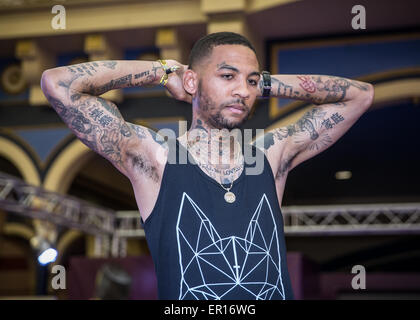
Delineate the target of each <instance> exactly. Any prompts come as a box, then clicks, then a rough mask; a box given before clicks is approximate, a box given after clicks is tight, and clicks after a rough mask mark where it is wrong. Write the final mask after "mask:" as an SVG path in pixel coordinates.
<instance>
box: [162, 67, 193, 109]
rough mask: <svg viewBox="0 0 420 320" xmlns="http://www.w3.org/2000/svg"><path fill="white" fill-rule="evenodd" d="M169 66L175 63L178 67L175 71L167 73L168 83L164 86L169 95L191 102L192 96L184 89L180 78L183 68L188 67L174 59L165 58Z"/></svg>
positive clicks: (182, 74)
mask: <svg viewBox="0 0 420 320" xmlns="http://www.w3.org/2000/svg"><path fill="white" fill-rule="evenodd" d="M166 62H167V64H168V66H169V67H172V66H174V65H177V66H179V67H180V69H178V70H177V71H176V72H174V73H171V74H169V78H168V83H167V84H166V86H165V88H166V89H167V90H168V92H169V93H170V94H171V96H172V97H173V98H175V99H177V100H181V101H185V102H188V103H191V102H192V96H191V95H190V94H189V93H188V92H187V91H185V89H184V85H183V81H182V78H183V76H184V72H185V70H187V69H188V66H187V65H183V64H180V63H179V62H177V61H175V60H166Z"/></svg>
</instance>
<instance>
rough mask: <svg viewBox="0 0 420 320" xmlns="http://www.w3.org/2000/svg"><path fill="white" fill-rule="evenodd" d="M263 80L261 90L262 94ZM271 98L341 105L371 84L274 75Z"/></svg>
mask: <svg viewBox="0 0 420 320" xmlns="http://www.w3.org/2000/svg"><path fill="white" fill-rule="evenodd" d="M262 86H263V83H262V80H261V81H260V89H261V92H262ZM271 87H272V89H271V96H273V97H278V98H291V99H298V100H305V101H308V102H311V103H314V104H326V103H340V102H343V101H348V100H351V99H354V98H356V97H357V96H358V95H360V94H363V93H364V92H366V91H368V90H369V84H367V83H364V82H361V81H356V80H351V79H346V78H341V77H335V76H321V75H273V76H271Z"/></svg>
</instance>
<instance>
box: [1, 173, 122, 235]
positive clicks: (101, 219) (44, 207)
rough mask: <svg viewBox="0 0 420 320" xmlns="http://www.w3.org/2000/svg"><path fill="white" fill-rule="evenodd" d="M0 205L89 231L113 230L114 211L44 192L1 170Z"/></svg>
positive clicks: (34, 216)
mask: <svg viewBox="0 0 420 320" xmlns="http://www.w3.org/2000/svg"><path fill="white" fill-rule="evenodd" d="M0 208H1V209H4V210H6V211H8V212H14V213H18V214H20V215H23V216H27V217H30V218H34V219H42V220H48V221H50V222H52V223H54V224H56V225H59V226H64V227H67V228H74V229H78V230H81V231H84V232H86V233H90V234H101V235H102V234H108V235H112V234H113V233H114V219H115V214H114V212H113V211H112V210H108V209H105V208H100V207H98V206H94V205H92V204H90V203H89V202H86V201H83V200H80V199H77V198H75V197H71V196H68V195H61V194H58V193H55V192H50V191H46V190H45V189H43V188H40V187H36V186H33V185H29V184H27V183H25V182H23V181H22V180H20V179H18V178H16V177H13V176H10V175H6V174H4V173H0Z"/></svg>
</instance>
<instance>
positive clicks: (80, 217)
mask: <svg viewBox="0 0 420 320" xmlns="http://www.w3.org/2000/svg"><path fill="white" fill-rule="evenodd" d="M0 208H1V209H4V210H6V211H8V212H15V213H18V214H21V215H24V216H28V217H31V218H36V219H44V220H48V221H50V222H52V223H55V224H56V225H60V226H64V227H67V228H74V229H78V230H81V231H83V232H86V233H90V234H94V235H96V237H95V239H96V241H95V246H97V247H98V248H99V249H98V252H99V251H100V252H105V253H104V254H103V255H105V256H106V255H108V254H109V253H111V254H112V255H113V256H125V253H126V246H127V239H128V238H144V237H145V234H144V230H143V226H142V224H141V220H140V214H139V212H138V211H117V212H116V211H113V210H109V209H105V208H101V207H98V206H95V205H92V204H90V203H88V202H86V201H83V200H80V199H77V198H74V197H70V196H67V195H66V196H65V195H60V194H57V193H53V192H49V191H46V190H44V189H42V188H40V187H35V186H32V185H28V184H26V183H25V182H23V181H22V180H20V179H17V178H15V177H13V176H9V175H6V174H3V173H0ZM282 213H283V219H284V232H285V234H286V236H305V235H307V236H314V235H364V234H409V233H411V234H420V203H405V204H363V205H328V206H289V207H283V208H282ZM100 248H102V249H100Z"/></svg>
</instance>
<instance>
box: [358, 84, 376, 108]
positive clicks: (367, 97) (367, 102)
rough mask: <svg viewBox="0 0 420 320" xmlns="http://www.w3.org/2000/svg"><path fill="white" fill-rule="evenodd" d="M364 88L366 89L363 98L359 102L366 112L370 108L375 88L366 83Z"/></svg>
mask: <svg viewBox="0 0 420 320" xmlns="http://www.w3.org/2000/svg"><path fill="white" fill-rule="evenodd" d="M366 87H367V89H366V91H364V92H363V97H362V98H361V100H362V106H363V107H364V108H366V110H367V109H369V108H370V106H371V105H372V103H373V100H374V98H375V88H374V87H373V85H371V84H370V83H366Z"/></svg>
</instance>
